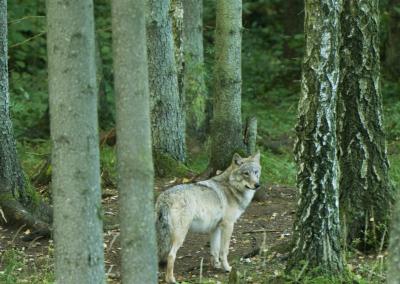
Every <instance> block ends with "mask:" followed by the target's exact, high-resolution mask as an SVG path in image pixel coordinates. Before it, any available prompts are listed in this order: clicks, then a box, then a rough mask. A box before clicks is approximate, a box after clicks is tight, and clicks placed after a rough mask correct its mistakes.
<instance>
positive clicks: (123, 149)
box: [112, 0, 158, 284]
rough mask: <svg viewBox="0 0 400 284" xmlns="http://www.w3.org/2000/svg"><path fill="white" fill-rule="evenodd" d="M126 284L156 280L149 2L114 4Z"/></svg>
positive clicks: (122, 227) (136, 0) (123, 269)
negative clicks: (149, 79) (147, 41)
mask: <svg viewBox="0 0 400 284" xmlns="http://www.w3.org/2000/svg"><path fill="white" fill-rule="evenodd" d="M112 26H113V51H114V83H115V93H116V108H117V115H116V123H117V126H116V128H117V137H118V139H117V161H118V167H117V168H118V190H119V192H120V197H119V205H120V213H119V214H120V224H121V237H120V239H121V248H122V249H121V256H122V283H127V284H128V283H138V284H139V283H140V284H142V283H149V284H151V283H157V268H158V262H157V250H156V246H157V244H156V238H155V227H154V224H155V219H154V205H153V204H154V201H153V176H154V171H153V162H152V148H151V133H150V104H149V90H148V70H147V54H146V52H147V51H146V33H145V29H146V24H145V0H135V1H132V0H119V1H114V2H113V3H112Z"/></svg>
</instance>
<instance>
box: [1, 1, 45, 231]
mask: <svg viewBox="0 0 400 284" xmlns="http://www.w3.org/2000/svg"><path fill="white" fill-rule="evenodd" d="M8 91H9V89H8V48H7V1H6V0H0V209H1V211H2V213H3V214H4V217H3V216H1V217H0V223H7V224H16V223H22V224H27V225H29V226H30V227H33V228H34V229H40V230H46V231H47V233H46V234H48V233H49V228H48V222H50V221H51V220H50V212H44V210H43V213H44V214H42V215H43V216H40V217H42V219H45V220H41V219H39V218H38V216H35V215H37V214H36V213H39V214H40V213H42V212H39V211H40V210H41V209H42V208H41V206H42V203H41V201H39V202H33V199H32V196H31V195H32V193H28V192H27V191H26V188H25V182H24V175H23V172H22V169H21V166H20V163H19V161H18V155H17V150H16V144H15V139H14V133H13V126H12V122H11V118H10V112H9V106H10V97H9V93H8ZM35 211H37V212H35ZM45 215H46V216H45Z"/></svg>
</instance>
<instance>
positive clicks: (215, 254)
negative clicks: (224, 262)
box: [210, 226, 221, 268]
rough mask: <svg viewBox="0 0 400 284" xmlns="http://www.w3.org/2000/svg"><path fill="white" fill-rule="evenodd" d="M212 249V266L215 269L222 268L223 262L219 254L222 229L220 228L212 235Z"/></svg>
mask: <svg viewBox="0 0 400 284" xmlns="http://www.w3.org/2000/svg"><path fill="white" fill-rule="evenodd" d="M210 248H211V265H212V266H213V267H214V268H221V261H220V260H219V252H220V249H221V228H220V227H219V226H218V227H217V228H216V229H215V230H214V231H212V232H211V234H210Z"/></svg>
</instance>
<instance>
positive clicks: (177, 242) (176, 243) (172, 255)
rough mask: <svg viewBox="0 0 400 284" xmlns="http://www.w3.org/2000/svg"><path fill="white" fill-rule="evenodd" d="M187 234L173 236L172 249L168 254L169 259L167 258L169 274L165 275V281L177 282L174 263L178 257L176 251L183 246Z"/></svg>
mask: <svg viewBox="0 0 400 284" xmlns="http://www.w3.org/2000/svg"><path fill="white" fill-rule="evenodd" d="M185 236H186V234H183V235H180V236H179V235H177V234H174V235H173V236H172V247H171V250H170V252H169V254H168V260H167V274H166V276H165V281H166V282H167V283H176V280H175V277H174V263H175V259H176V253H177V252H178V250H179V248H180V247H181V246H182V244H183V241H184V240H185Z"/></svg>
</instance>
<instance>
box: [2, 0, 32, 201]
mask: <svg viewBox="0 0 400 284" xmlns="http://www.w3.org/2000/svg"><path fill="white" fill-rule="evenodd" d="M7 49H8V48H7V1H6V0H0V135H1V136H0V171H1V172H0V194H1V195H3V194H10V193H11V194H12V196H13V197H14V198H16V199H25V198H26V195H25V186H24V178H23V174H22V170H21V167H20V165H19V161H18V157H17V150H16V146H15V140H14V135H13V128H12V122H11V118H10V112H9V106H10V98H9V93H8V63H7V61H8V52H7Z"/></svg>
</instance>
